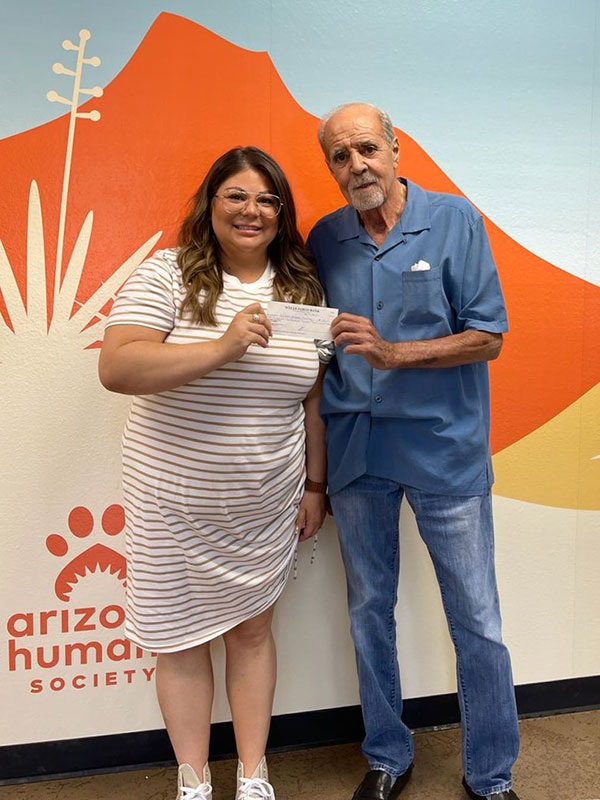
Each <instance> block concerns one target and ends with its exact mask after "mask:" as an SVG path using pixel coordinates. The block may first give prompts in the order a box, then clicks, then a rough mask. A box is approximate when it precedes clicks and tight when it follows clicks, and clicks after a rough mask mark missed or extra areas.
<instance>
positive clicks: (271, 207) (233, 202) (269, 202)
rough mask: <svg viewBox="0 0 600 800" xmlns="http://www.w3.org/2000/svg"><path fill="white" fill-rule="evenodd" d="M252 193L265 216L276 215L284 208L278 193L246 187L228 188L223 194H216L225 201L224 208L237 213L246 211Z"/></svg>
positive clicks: (258, 207) (228, 211)
mask: <svg viewBox="0 0 600 800" xmlns="http://www.w3.org/2000/svg"><path fill="white" fill-rule="evenodd" d="M250 195H254V197H255V199H256V207H257V209H258V211H259V213H260V214H261V215H262V216H263V217H271V218H272V217H276V216H277V214H279V212H280V211H281V209H282V206H283V203H282V202H281V198H279V197H277V195H276V194H267V193H265V192H247V191H245V190H244V189H226V190H225V191H224V192H223V194H216V195H215V197H218V198H220V199H221V200H222V201H223V209H224V210H225V211H226V212H227V213H228V214H236V213H237V212H238V211H245V210H246V208H247V207H248V201H249V200H250Z"/></svg>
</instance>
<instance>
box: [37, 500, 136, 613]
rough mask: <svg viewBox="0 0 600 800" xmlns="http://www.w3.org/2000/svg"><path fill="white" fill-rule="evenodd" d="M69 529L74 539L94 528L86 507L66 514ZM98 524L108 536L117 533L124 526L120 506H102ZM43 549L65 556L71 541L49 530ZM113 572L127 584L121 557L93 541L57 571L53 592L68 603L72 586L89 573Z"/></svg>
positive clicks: (110, 548) (124, 564) (83, 537)
mask: <svg viewBox="0 0 600 800" xmlns="http://www.w3.org/2000/svg"><path fill="white" fill-rule="evenodd" d="M67 524H68V528H69V531H70V532H71V534H72V536H73V537H75V540H82V541H85V540H86V539H87V538H88V537H89V536H91V534H92V532H93V530H94V516H93V514H92V512H91V511H90V510H89V509H88V508H86V507H85V506H77V507H76V508H73V509H72V510H71V512H70V513H69V518H68V520H67ZM101 527H102V530H103V531H104V533H105V534H106V535H107V536H111V537H112V536H118V535H119V534H120V533H121V532H122V531H123V528H124V527H125V512H124V510H123V506H121V505H118V504H114V505H111V506H108V507H107V508H105V509H104V512H103V514H102V519H101ZM46 549H47V550H48V552H49V553H51V554H52V555H53V556H56V557H57V558H64V557H65V556H67V555H68V554H69V552H70V550H71V544H70V543H69V541H68V540H67V539H66V538H65V537H64V536H63V535H62V534H60V533H51V534H50V536H48V537H47V538H46ZM97 570H98V571H100V572H106V571H107V570H108V571H109V572H110V574H112V575H115V576H116V577H117V578H118V579H119V580H120V581H121V582H122V583H123V586H125V584H126V576H127V563H126V561H125V558H124V556H123V555H122V554H121V553H119V552H117V551H116V550H114V549H113V548H112V547H108V546H107V545H105V544H101V543H96V544H93V545H91V546H90V547H86V548H85V549H84V550H82V551H80V552H78V553H77V555H75V556H74V557H73V558H71V560H70V561H69V562H68V563H67V564H65V566H64V567H63V568H62V569H61V571H60V572H59V573H58V576H57V578H56V582H55V584H54V591H55V593H56V596H57V597H58V599H59V600H63V601H64V602H67V603H68V602H69V600H70V599H71V597H70V594H71V591H72V589H73V587H74V586H75V585H76V584H77V583H79V581H80V580H81V579H82V578H84V577H85V576H86V575H87V574H89V573H94V572H96V571H97Z"/></svg>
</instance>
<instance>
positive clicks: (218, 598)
mask: <svg viewBox="0 0 600 800" xmlns="http://www.w3.org/2000/svg"><path fill="white" fill-rule="evenodd" d="M176 258H177V251H176V250H174V249H170V250H162V251H158V252H157V253H155V255H154V256H153V257H152V258H150V259H148V260H147V261H145V262H144V263H143V264H141V265H140V267H138V269H137V270H136V272H135V273H134V274H133V275H132V277H131V278H130V279H129V280H128V282H127V283H126V284H125V286H124V287H123V289H122V290H121V291H120V293H119V295H118V296H117V299H116V300H115V303H114V305H113V308H112V310H111V314H110V317H109V320H108V322H107V326H109V325H123V324H127V325H143V326H146V327H150V328H154V329H157V330H161V331H164V332H165V333H167V337H166V339H165V341H166V342H172V343H176V344H181V345H185V344H187V343H193V342H202V341H209V340H212V339H216V338H218V337H219V336H221V335H222V333H223V331H224V330H225V329H226V328H227V326H228V325H229V323H230V322H231V320H232V318H233V316H234V315H235V314H236V313H237V312H238V311H240V310H241V309H243V308H244V307H245V306H247V305H249V304H250V303H253V302H257V301H258V302H260V303H262V304H263V305H264V304H266V303H267V302H268V301H269V300H270V299H272V296H273V271H272V268H271V267H270V266H268V267H267V269H266V270H265V272H264V274H263V275H262V276H261V277H260V278H259V279H258V280H257V281H255V282H254V283H241V282H240V281H239V280H238V279H237V278H235V277H233V276H231V275H227V274H225V273H224V274H223V283H224V287H223V292H222V294H221V295H220V297H219V299H218V302H217V307H216V318H217V321H218V325H217V327H216V328H214V327H205V326H201V325H196V324H192V323H191V322H190V321H189V320H188V319H186V318H184V319H183V320H182V319H181V318H180V314H179V309H180V307H181V302H182V300H183V297H184V295H185V292H184V290H183V286H182V280H181V274H180V270H179V267H178V265H177V260H176ZM318 368H319V357H318V352H317V348H316V346H315V343H314V342H313V341H311V340H307V339H290V338H287V339H286V338H280V337H277V336H274V337H272V338H271V340H270V341H269V346H268V347H267V348H266V349H263V348H262V347H259V346H251V347H250V348H249V349H248V351H247V352H246V354H245V355H244V356H243V357H242V358H241V359H239V360H238V361H235V362H231V363H228V364H225V365H224V366H222V367H219V368H218V369H216V370H214V371H213V372H210V373H209V374H207V375H204V376H203V377H201V378H198V379H197V380H194V381H192V382H191V383H188V384H186V385H184V386H180V387H178V388H176V389H171V390H169V391H165V392H160V393H157V394H150V395H143V396H138V397H135V398H134V400H133V403H132V407H131V411H130V414H129V418H128V421H127V424H126V427H125V432H124V434H123V490H124V496H125V511H126V547H127V558H128V572H127V617H126V625H125V633H126V635H127V636H128V638H129V639H131V640H132V641H133V642H135V643H136V644H139V645H140V646H141V647H144V648H147V649H150V650H153V651H155V652H175V651H177V650H183V649H185V648H188V647H193V646H195V645H198V644H202V643H203V642H207V641H209V640H211V639H214V638H215V637H217V636H219V635H221V634H223V633H225V632H226V631H228V630H229V629H230V628H232V627H234V626H235V625H238V624H239V623H240V622H243V621H244V620H246V619H249V618H251V617H254V616H256V615H257V614H260V613H261V612H262V611H264V610H266V609H267V608H268V607H269V606H271V605H272V604H273V603H274V602H275V600H276V599H277V597H278V596H279V594H280V593H281V591H282V589H283V587H284V584H285V581H286V578H287V576H288V574H289V571H290V566H291V564H292V562H293V555H294V550H295V547H296V542H297V535H296V534H295V532H294V527H295V519H296V515H297V509H298V504H299V501H300V498H301V496H302V489H303V484H304V478H305V466H304V464H305V452H304V439H305V434H304V408H303V406H302V400H303V399H304V397H305V396H306V394H307V392H308V391H309V390H310V388H311V387H312V386H313V384H314V382H315V380H316V378H317V374H318Z"/></svg>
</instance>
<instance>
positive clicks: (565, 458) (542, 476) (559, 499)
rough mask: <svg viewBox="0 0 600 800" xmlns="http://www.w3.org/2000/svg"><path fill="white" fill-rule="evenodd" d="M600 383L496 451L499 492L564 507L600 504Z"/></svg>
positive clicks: (595, 507) (592, 507) (587, 507)
mask: <svg viewBox="0 0 600 800" xmlns="http://www.w3.org/2000/svg"><path fill="white" fill-rule="evenodd" d="M598 456H600V383H599V384H596V386H594V388H593V389H590V391H589V392H586V394H584V395H583V396H582V397H580V398H579V399H578V400H576V401H575V402H574V403H573V404H572V405H570V406H568V407H567V408H565V410H564V411H561V413H560V414H558V415H557V416H556V417H553V418H552V419H551V420H550V421H549V422H547V423H546V424H545V425H542V426H541V427H540V428H538V429H537V430H535V431H533V432H532V433H530V434H529V435H528V436H525V437H523V439H520V440H519V441H518V442H515V444H513V445H511V446H510V447H507V448H505V449H504V450H501V451H500V452H499V453H497V454H496V455H495V456H494V472H495V474H496V483H495V485H494V493H495V494H499V495H502V496H503V497H512V498H514V499H516V500H525V501H527V502H529V503H539V504H540V505H544V506H556V507H560V508H579V509H585V510H590V511H591V510H598V509H600V457H598Z"/></svg>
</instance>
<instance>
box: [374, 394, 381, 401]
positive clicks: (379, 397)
mask: <svg viewBox="0 0 600 800" xmlns="http://www.w3.org/2000/svg"><path fill="white" fill-rule="evenodd" d="M382 400H383V397H382V396H381V395H380V394H376V395H375V402H376V403H381V401H382Z"/></svg>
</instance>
